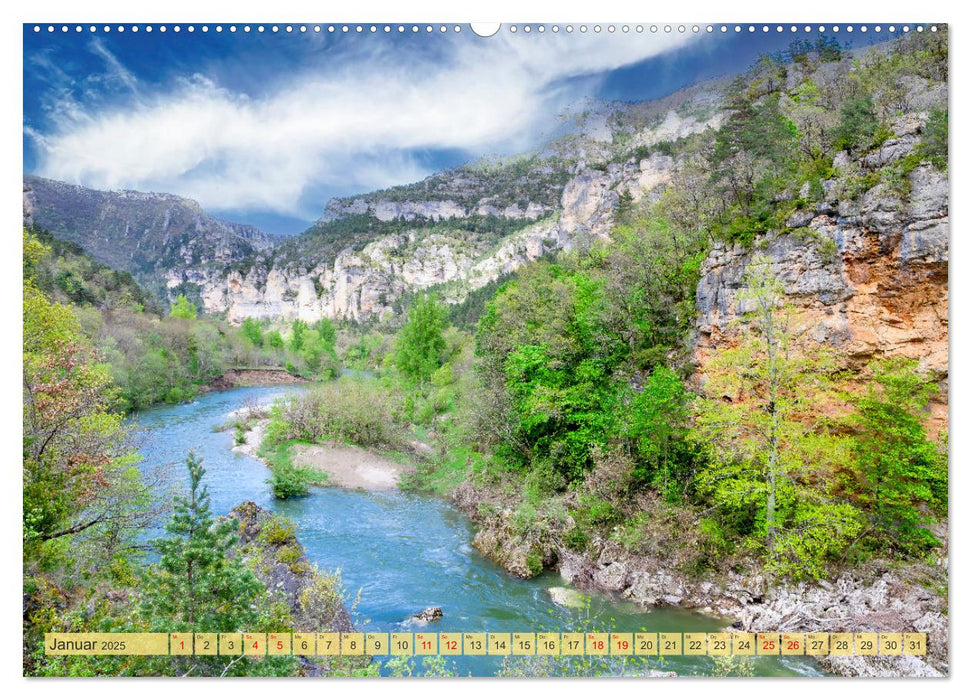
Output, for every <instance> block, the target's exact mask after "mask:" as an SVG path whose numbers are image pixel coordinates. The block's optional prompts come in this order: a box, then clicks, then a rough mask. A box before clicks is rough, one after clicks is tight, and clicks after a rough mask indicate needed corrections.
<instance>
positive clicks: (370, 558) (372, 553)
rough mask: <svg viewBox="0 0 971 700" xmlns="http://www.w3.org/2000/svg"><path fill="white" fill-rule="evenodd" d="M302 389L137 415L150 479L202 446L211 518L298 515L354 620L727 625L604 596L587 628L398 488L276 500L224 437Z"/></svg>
mask: <svg viewBox="0 0 971 700" xmlns="http://www.w3.org/2000/svg"><path fill="white" fill-rule="evenodd" d="M287 391H294V389H293V387H249V388H238V389H231V390H229V391H221V392H212V393H209V394H204V395H202V396H200V397H199V398H198V399H196V400H195V401H193V402H192V403H189V404H181V405H176V406H164V407H158V408H153V409H150V410H147V411H143V412H141V413H140V414H138V415H137V416H135V418H134V419H133V420H134V422H135V424H136V426H137V435H138V440H139V450H140V452H141V454H142V456H143V462H142V469H143V471H144V472H145V473H146V474H159V475H160V476H161V478H162V481H163V485H167V486H168V487H171V488H181V486H182V485H184V484H185V483H186V472H185V467H184V460H185V455H186V453H187V452H188V451H189V450H190V449H192V450H195V452H196V454H197V455H199V456H201V457H202V458H203V464H204V466H205V468H206V478H205V481H206V483H207V484H208V486H209V492H210V496H211V499H212V507H213V510H214V511H215V512H216V513H217V514H225V513H227V512H229V511H230V510H231V509H232V508H233V507H234V506H236V505H238V504H239V503H241V502H242V501H246V500H250V501H254V502H256V503H257V504H259V505H261V506H263V507H265V508H267V509H269V510H272V511H274V512H276V513H280V514H282V515H285V516H287V517H289V518H291V519H292V520H293V521H294V522H295V523H296V524H297V526H298V529H297V536H298V538H299V539H300V542H301V543H302V544H303V546H304V547H305V548H306V551H307V557H308V558H309V559H310V561H312V562H313V563H315V564H317V565H318V566H319V567H320V568H321V569H330V570H332V569H341V571H342V576H343V581H344V586H345V588H346V590H347V592H348V594H349V598H350V599H351V601H348V602H352V601H353V599H354V598H355V597H356V596H357V595H358V593H359V595H360V599H359V602H358V604H357V605H356V607H355V609H354V611H353V612H354V619H355V624H356V625H357V626H358V628H359V629H362V630H370V631H409V630H412V629H417V630H420V629H427V630H428V631H433V632H449V631H470V632H477V631H504V632H522V631H533V630H536V631H545V630H549V631H556V630H580V629H583V628H584V627H583V626H584V625H585V624H588V623H589V618H590V617H591V616H592V617H593V618H595V619H596V620H598V621H599V623H600V625H599V626H600V629H604V630H606V629H611V628H613V629H616V630H617V631H639V630H642V629H648V630H650V631H660V632H666V631H686V632H694V631H699V632H700V631H716V630H718V629H720V628H721V627H723V626H724V624H725V621H724V620H718V619H715V618H711V617H706V616H702V615H697V614H694V613H690V612H687V611H683V610H678V609H672V608H657V609H653V610H650V611H646V612H645V611H643V610H641V609H639V608H637V607H635V606H634V605H633V604H630V603H626V602H624V601H619V600H613V599H609V598H606V597H599V596H594V597H593V598H592V600H591V604H590V608H589V611H588V612H587V613H585V614H584V618H585V619H583V620H581V619H579V616H580V614H579V613H578V612H577V611H575V610H569V609H566V608H561V607H558V606H556V605H554V604H553V603H552V601H551V600H550V596H549V593H548V589H549V588H550V587H551V586H561V585H563V583H562V581H561V580H560V578H559V576H558V575H556V574H553V573H546V574H543V575H541V576H539V577H537V578H534V579H531V580H529V581H523V580H520V579H517V578H515V577H513V576H511V575H509V574H507V573H506V572H505V571H503V570H502V569H501V568H499V567H498V566H496V565H495V564H493V563H492V562H490V561H489V560H487V559H485V558H484V557H482V556H480V555H479V554H478V553H477V552H476V551H475V550H474V549H473V547H472V545H471V542H472V536H473V526H472V524H471V523H470V522H469V520H468V519H467V518H466V517H465V515H464V514H463V513H461V512H460V511H459V510H457V509H456V508H454V507H453V506H451V505H450V504H448V503H446V502H445V501H443V500H441V499H438V498H434V497H426V496H420V495H415V494H408V493H400V492H361V491H347V490H343V489H339V488H317V489H313V490H312V492H311V494H310V495H309V496H307V497H305V498H300V499H292V500H288V501H280V500H277V499H275V498H274V497H273V494H272V492H271V491H270V488H269V486H268V484H267V483H266V480H267V477H268V475H269V473H268V471H267V470H266V468H265V467H264V466H263V465H262V463H260V462H259V461H258V460H256V459H253V458H252V457H249V456H246V455H240V454H236V453H234V452H233V451H232V450H231V447H232V440H233V433H232V431H224V432H216V431H215V430H214V428H215V427H216V426H218V425H220V424H222V423H224V422H225V420H226V416H227V414H228V413H230V412H231V411H233V410H235V409H237V408H240V407H241V406H242V405H244V403H246V402H250V401H257V402H259V403H269V402H270V401H272V399H273V398H274V397H277V396H281V395H283V394H284V393H286V392H287ZM433 605H434V606H439V607H441V608H442V610H443V611H444V619H442V620H441V621H440V622H437V623H433V624H432V625H430V626H428V627H427V628H420V627H410V626H408V625H407V624H406V623H405V622H404V621H405V620H406V619H407V618H408V617H409V616H411V615H413V614H415V613H417V612H419V611H421V610H423V609H424V608H426V607H429V606H433ZM448 663H449V666H452V664H453V663H454V670H455V671H456V672H457V673H458V674H461V675H468V674H472V675H476V676H479V675H492V674H493V673H495V671H496V670H497V669H498V667H499V664H500V661H499V660H498V659H495V658H483V657H454V658H450V659H449V662H448ZM652 668H658V669H659V670H665V671H675V672H677V673H678V674H679V675H696V674H704V675H708V674H709V673H710V671H711V668H712V660H711V659H709V658H707V657H670V658H668V659H665V660H664V661H663V662H661V661H654V662H653V664H652ZM754 671H755V673H756V675H760V676H791V675H800V676H801V675H820V671H819V669H818V668H817V667H816V666H815V664H814V663H812V661H811V660H808V659H804V658H795V657H792V658H768V657H762V658H756V659H755V660H754Z"/></svg>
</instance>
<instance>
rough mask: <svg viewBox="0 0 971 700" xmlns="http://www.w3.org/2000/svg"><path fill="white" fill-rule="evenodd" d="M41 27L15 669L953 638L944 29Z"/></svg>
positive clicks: (654, 667) (708, 659) (694, 666)
mask: <svg viewBox="0 0 971 700" xmlns="http://www.w3.org/2000/svg"><path fill="white" fill-rule="evenodd" d="M642 9H643V8H642ZM320 11H321V14H325V13H326V12H325V8H324V7H323V6H321V8H320ZM323 19H326V18H323ZM929 19H933V18H929ZM22 33H23V120H22V124H23V149H24V162H23V234H22V235H23V247H22V252H23V464H22V469H23V605H22V607H23V674H24V675H25V676H46V677H50V676H59V677H78V676H97V677H130V676H142V677H144V676H149V677H158V676H179V677H183V676H189V677H196V676H202V677H237V676H260V677H263V676H274V677H281V676H282V677H302V678H312V677H313V678H334V677H405V676H411V677H414V676H417V677H424V678H430V677H464V678H468V677H520V678H537V677H545V678H558V677H594V676H595V677H625V678H685V677H698V676H702V677H711V676H718V677H726V676H731V677H735V676H746V677H770V676H772V677H776V676H788V677H795V676H798V677H823V676H853V677H939V676H947V675H948V674H949V654H948V643H949V621H948V620H949V618H948V609H949V604H948V561H949V557H948V547H949V529H948V373H949V360H948V318H949V312H948V285H949V280H948V260H949V255H948V250H949V175H948V172H949V171H948V168H949V161H948V143H949V137H948V124H949V121H948V105H949V99H948V93H949V75H948V66H949V62H948V47H949V42H948V27H947V25H946V24H943V23H937V24H935V23H933V22H926V23H904V24H894V23H872V24H844V23H837V24H832V23H822V24H819V23H814V24H790V23H783V24H779V23H757V24H749V23H746V24H720V23H719V24H706V23H685V24H677V23H675V24H665V23H650V22H640V23H637V22H629V23H592V22H591V23H572V24H571V23H563V22H546V23H532V24H523V23H503V24H464V23H427V22H423V23H398V22H395V23H328V22H326V21H316V22H310V21H308V22H305V23H296V22H289V23H288V22H279V23H273V22H266V23H249V24H247V23H241V22H236V23H232V22H211V23H177V22H160V23H136V24H124V23H122V24H119V23H115V22H104V21H86V22H83V23H80V24H78V23H68V24H64V23H53V24H52V23H35V22H29V21H28V22H27V23H26V24H24V25H23V27H22ZM11 563H12V562H11ZM129 687H130V686H129ZM452 687H453V688H454V687H455V686H452Z"/></svg>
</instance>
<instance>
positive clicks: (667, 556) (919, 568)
mask: <svg viewBox="0 0 971 700" xmlns="http://www.w3.org/2000/svg"><path fill="white" fill-rule="evenodd" d="M259 410H260V409H255V408H254V407H248V408H244V409H240V410H239V411H237V412H235V413H234V414H232V415H233V417H235V418H240V417H243V418H244V419H248V423H247V431H246V433H245V443H244V444H242V445H238V446H236V447H235V448H234V451H237V452H242V453H245V454H249V455H251V456H257V452H258V446H259V444H260V441H261V440H262V437H263V432H264V431H265V428H266V424H267V420H266V419H265V418H262V417H260V416H262V415H264V414H265V408H264V409H261V410H263V411H264V413H262V414H261V413H260V412H259ZM254 416H256V417H258V419H257V420H252V419H253V417H254ZM291 449H292V454H293V457H292V459H293V461H294V464H295V466H300V467H312V468H319V469H322V470H323V471H326V472H327V473H328V474H329V475H332V476H333V477H334V478H333V480H332V481H329V482H328V484H329V485H335V486H342V487H345V488H361V489H365V490H369V491H382V490H394V489H395V488H396V487H397V480H398V478H400V476H401V475H402V474H403V473H406V469H404V468H402V465H400V464H397V463H393V462H390V461H388V460H385V458H383V457H381V456H380V455H377V454H375V453H373V452H370V451H368V450H365V449H362V448H360V447H353V446H348V445H343V444H342V445H336V444H319V445H293V446H291ZM372 465H382V466H372ZM507 490H508V489H502V488H486V487H481V486H480V487H478V488H477V487H475V486H473V485H472V482H471V481H470V480H466V481H465V482H464V483H463V484H462V485H461V486H460V487H458V488H457V489H454V490H453V491H452V492H451V494H450V496H449V500H450V502H452V503H453V504H454V505H456V506H457V507H458V508H460V509H461V510H462V511H463V512H464V513H465V514H466V515H467V516H468V517H469V519H470V520H471V521H472V522H473V523H474V524H475V531H474V534H472V536H471V541H472V544H473V546H474V547H475V549H476V550H477V551H478V552H480V553H481V554H482V555H484V556H486V557H488V558H490V559H491V560H492V561H494V562H495V563H496V564H498V565H499V566H501V567H502V568H503V569H504V570H506V571H508V572H509V573H511V574H513V575H515V576H518V577H520V578H522V579H531V578H533V577H535V576H536V575H537V574H540V573H542V572H543V571H544V570H548V571H553V572H556V573H557V574H558V575H559V577H560V578H561V579H562V582H564V583H566V584H568V585H569V586H570V587H571V588H572V589H573V590H578V591H584V592H586V593H595V594H599V595H606V596H611V597H615V598H617V599H619V600H624V601H627V602H629V603H631V604H634V605H635V606H636V607H637V608H638V609H641V610H643V611H645V612H649V611H654V610H657V609H671V610H685V611H692V612H696V613H701V614H705V615H711V616H717V617H719V618H722V619H728V620H730V621H733V622H734V625H735V627H737V628H738V629H742V630H745V631H752V632H770V631H771V632H800V631H830V632H841V631H877V632H879V631H888V632H889V631H894V632H897V631H920V632H926V633H927V634H928V650H929V655H928V656H927V657H924V658H917V657H910V656H901V657H878V656H874V657H864V656H849V657H839V656H829V657H823V658H821V659H819V660H818V663H819V666H820V667H821V668H823V669H824V670H826V671H827V672H830V673H833V674H836V675H843V676H877V677H881V676H910V677H915V676H916V677H920V676H939V675H943V674H946V673H947V670H948V658H947V649H948V639H947V637H948V626H947V617H946V614H945V613H943V612H942V611H943V610H945V609H946V602H945V596H946V588H944V582H945V581H946V577H945V576H944V575H943V573H942V570H941V568H940V566H929V565H911V566H906V567H900V566H897V567H890V566H887V565H883V564H881V563H880V562H871V563H869V564H867V565H866V566H864V567H858V568H856V569H852V570H848V571H846V572H844V573H842V574H841V575H840V576H838V577H836V578H835V579H834V580H830V581H820V582H817V583H812V584H809V583H800V584H791V585H773V584H772V583H771V582H770V581H769V580H768V579H767V578H766V577H765V576H763V575H762V574H761V573H759V567H758V565H757V562H754V561H733V562H730V563H728V564H726V565H725V566H724V567H722V568H719V567H717V566H716V567H714V568H713V570H709V571H705V572H703V573H697V572H695V573H685V569H686V568H689V567H687V566H686V563H687V561H686V557H687V556H688V554H686V551H685V548H684V547H683V546H682V547H678V546H676V544H675V543H677V542H678V539H677V538H676V537H675V536H674V535H673V534H672V533H670V532H669V533H668V537H669V539H668V540H667V541H665V540H664V533H660V532H659V533H658V534H657V537H658V538H659V539H658V542H656V543H655V545H654V547H653V551H650V552H649V553H644V552H632V551H629V550H628V549H627V548H626V547H625V546H622V545H621V544H620V543H619V542H618V541H617V540H616V539H614V538H612V537H611V536H609V535H607V536H599V537H595V538H594V539H593V540H592V541H590V542H588V543H587V544H586V546H584V547H583V548H581V551H577V550H578V548H576V547H569V546H566V545H565V540H566V538H565V534H566V532H567V531H568V530H570V528H571V527H572V524H571V522H570V519H569V516H567V517H566V519H565V520H563V521H560V522H559V523H558V524H557V525H555V526H548V527H542V528H538V529H536V530H534V532H533V533H532V534H531V535H530V536H528V537H525V538H524V537H523V536H522V534H521V532H520V529H519V527H518V526H517V524H516V523H515V522H514V521H515V519H516V506H517V505H518V501H517V498H518V496H517V495H516V494H515V493H514V492H515V489H513V490H512V491H513V492H511V493H506V491H507ZM640 507H641V508H642V509H643V510H644V512H645V513H648V514H650V515H652V516H656V517H657V519H658V520H661V519H663V518H662V517H661V515H660V513H659V512H658V513H655V512H652V508H654V507H655V504H651V503H643V504H641V506H640ZM687 525H688V524H687V523H678V522H673V523H669V524H668V525H667V527H668V528H669V529H670V530H673V531H677V530H683V529H685V528H686V527H687ZM659 527H661V526H659ZM647 549H648V550H651V547H648V548H647ZM751 572H755V573H751ZM935 587H936V590H935ZM567 590H570V589H567ZM549 595H550V596H551V599H552V602H554V603H556V604H558V605H559V604H560V603H558V602H557V596H558V595H559V596H562V595H563V593H562V589H561V588H560V587H551V588H550V592H549Z"/></svg>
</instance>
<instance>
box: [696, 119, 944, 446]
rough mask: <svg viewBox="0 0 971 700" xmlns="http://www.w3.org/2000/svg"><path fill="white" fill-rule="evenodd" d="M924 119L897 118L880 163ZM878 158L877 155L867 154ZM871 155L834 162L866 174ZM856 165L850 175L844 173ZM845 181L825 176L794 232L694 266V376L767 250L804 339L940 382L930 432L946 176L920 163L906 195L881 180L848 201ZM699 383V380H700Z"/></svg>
mask: <svg viewBox="0 0 971 700" xmlns="http://www.w3.org/2000/svg"><path fill="white" fill-rule="evenodd" d="M921 124H922V122H920V121H919V119H915V118H914V117H905V118H902V119H901V120H898V122H897V123H895V129H896V133H897V134H898V136H897V137H896V138H894V139H890V140H888V141H887V142H886V143H885V144H884V145H883V146H882V147H881V149H879V157H878V158H877V159H876V160H875V161H874V163H879V164H881V167H882V165H886V164H887V163H888V162H889V163H893V162H895V160H899V159H900V158H903V157H904V156H906V155H907V154H908V153H910V152H911V151H912V150H913V148H914V147H915V143H916V141H915V140H913V139H912V138H911V137H912V136H914V134H915V133H916V132H917V131H918V130H919V129H920V128H921ZM874 153H876V152H874ZM871 156H873V153H871V154H869V155H867V156H864V157H863V158H862V159H861V160H860V161H859V162H858V163H854V162H851V161H850V160H849V159H848V158H846V156H845V155H843V156H841V157H839V158H837V160H836V163H835V164H834V165H835V167H836V168H837V169H839V170H841V171H843V172H847V173H854V172H862V173H866V172H868V168H870V167H871V166H870V164H869V161H870V159H871ZM854 169H856V170H854ZM845 178H846V176H843V177H842V179H841V178H834V179H833V180H831V181H827V182H825V183H824V189H825V191H826V192H827V196H826V197H825V199H824V200H823V201H822V202H821V203H819V205H818V206H817V207H815V208H814V209H812V210H803V211H799V212H796V213H795V214H794V215H793V216H792V218H791V219H790V220H789V222H788V223H789V225H790V226H792V227H794V228H795V229H796V230H795V232H794V233H787V234H785V235H776V234H773V233H772V232H769V233H766V234H764V235H762V236H759V237H757V238H756V240H755V242H754V244H753V245H751V246H742V245H740V244H735V245H731V244H726V243H717V244H716V245H715V247H714V249H713V250H712V252H711V254H710V255H709V256H708V257H707V259H706V260H705V261H704V263H703V265H702V269H701V280H700V282H699V284H698V291H697V308H698V318H697V323H696V328H695V330H696V334H695V345H694V347H695V360H696V362H697V365H698V367H699V372H700V374H701V375H703V374H704V367H705V364H706V362H707V360H708V358H709V357H710V356H711V354H712V353H713V352H715V351H717V350H718V349H719V348H722V347H725V346H726V345H730V344H731V343H732V342H733V336H734V335H735V334H736V333H737V330H738V326H737V324H736V323H735V321H737V320H738V319H739V317H740V316H742V315H743V314H744V312H745V311H746V309H745V308H744V304H743V303H742V302H740V301H739V292H740V291H741V289H742V287H743V284H744V283H743V278H744V274H745V270H746V268H747V266H748V265H749V263H750V262H751V260H752V257H753V256H754V255H755V254H763V255H765V256H767V257H768V258H769V260H770V262H771V265H772V268H773V272H774V273H775V274H776V275H777V277H778V278H779V279H780V281H781V282H782V284H783V287H784V290H785V294H786V297H787V301H788V302H789V303H790V304H791V305H792V307H793V308H794V310H795V312H796V313H795V314H794V318H795V319H796V320H797V322H798V323H799V324H800V328H801V329H803V330H805V331H806V332H807V333H808V334H809V337H811V338H813V339H814V340H816V341H819V342H826V343H829V344H831V345H833V346H835V347H838V348H839V349H840V354H841V355H842V356H844V357H845V358H847V361H848V362H849V365H850V368H851V369H857V370H858V369H860V368H862V367H863V366H864V365H865V364H866V363H868V362H869V361H870V360H872V359H874V358H879V357H887V356H903V357H908V358H912V359H915V360H918V361H919V363H920V367H921V368H922V369H923V370H925V371H928V372H930V373H931V374H932V375H933V376H934V377H935V379H936V380H938V382H939V384H940V385H941V389H942V391H941V396H940V397H939V400H938V401H936V402H935V403H934V404H933V405H932V407H931V409H932V416H931V418H932V429H939V428H941V427H945V426H946V420H947V408H946V406H947V398H946V395H947V377H948V236H949V216H948V183H947V177H946V176H945V175H944V174H942V173H941V172H939V171H937V170H936V169H934V168H933V167H932V166H931V165H929V164H923V165H919V166H918V167H916V168H914V169H913V170H912V171H911V172H910V173H909V175H908V176H907V181H906V186H905V190H906V191H905V192H899V191H898V192H895V191H893V190H892V189H891V188H890V186H889V185H887V184H885V183H882V182H881V183H879V184H876V185H875V186H873V187H871V188H870V189H869V190H867V191H865V192H864V193H862V194H861V195H858V196H856V197H850V196H847V195H846V194H844V192H843V191H844V190H845V187H846V180H845ZM699 379H700V378H699Z"/></svg>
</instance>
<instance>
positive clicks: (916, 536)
mask: <svg viewBox="0 0 971 700" xmlns="http://www.w3.org/2000/svg"><path fill="white" fill-rule="evenodd" d="M936 393H937V386H936V385H935V384H934V383H933V382H931V381H928V380H927V379H926V378H925V377H924V376H922V375H921V374H920V373H919V372H918V371H917V362H916V361H914V360H907V359H904V358H895V359H892V360H887V361H883V362H878V363H877V364H876V365H875V366H874V367H873V382H872V383H871V384H870V386H869V387H868V390H867V392H866V394H865V395H864V396H862V397H861V398H860V399H858V401H857V404H856V406H857V413H856V415H855V422H856V424H857V425H858V426H859V430H860V433H859V437H858V439H857V442H856V445H855V450H854V451H855V455H856V461H857V465H858V467H859V470H860V476H861V479H862V483H861V484H860V488H859V493H860V494H861V499H862V500H863V502H864V503H865V504H866V505H867V506H868V508H869V511H870V519H871V522H872V524H873V526H874V527H875V528H877V529H878V530H879V531H880V532H881V533H882V534H883V536H884V537H885V538H886V539H887V540H889V541H890V542H892V543H895V544H897V545H898V546H900V547H901V548H902V549H904V550H906V551H910V552H915V553H918V552H921V551H922V550H924V549H926V548H928V547H932V546H936V545H938V544H939V542H938V540H937V538H936V537H935V536H934V535H933V534H932V533H931V532H930V531H929V530H928V526H929V525H931V524H932V523H933V522H934V521H935V515H937V514H940V513H943V512H944V511H945V510H946V507H947V460H946V457H945V456H944V455H942V454H941V453H940V452H939V451H938V449H937V446H936V445H935V444H934V443H933V442H931V441H930V440H928V439H927V434H926V432H925V430H924V426H923V421H922V418H923V414H924V407H925V406H926V405H927V403H928V402H929V400H930V399H931V397H932V396H934V395H935V394H936Z"/></svg>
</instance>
